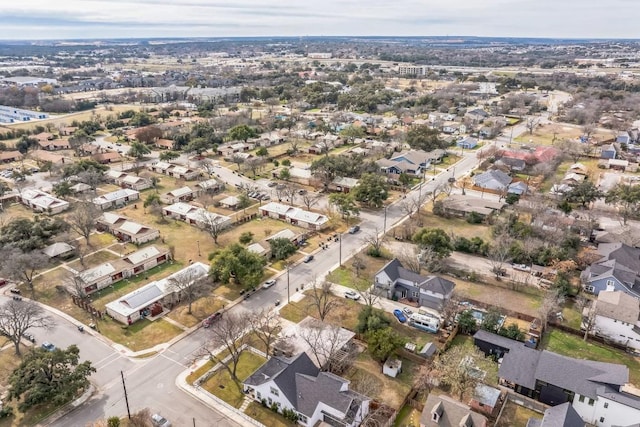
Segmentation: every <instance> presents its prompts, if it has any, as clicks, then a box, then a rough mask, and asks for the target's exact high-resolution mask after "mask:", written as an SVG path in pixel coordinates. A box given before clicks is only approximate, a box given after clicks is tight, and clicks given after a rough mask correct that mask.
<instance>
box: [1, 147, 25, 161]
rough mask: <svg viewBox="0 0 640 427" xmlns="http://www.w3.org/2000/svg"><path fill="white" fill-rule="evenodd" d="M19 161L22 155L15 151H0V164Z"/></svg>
mask: <svg viewBox="0 0 640 427" xmlns="http://www.w3.org/2000/svg"><path fill="white" fill-rule="evenodd" d="M20 159H22V153H21V152H19V151H17V150H13V151H0V162H3V163H11V162H17V161H18V160H20Z"/></svg>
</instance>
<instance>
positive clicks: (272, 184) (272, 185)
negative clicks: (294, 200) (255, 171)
mask: <svg viewBox="0 0 640 427" xmlns="http://www.w3.org/2000/svg"><path fill="white" fill-rule="evenodd" d="M276 185H278V183H277V182H273V181H271V182H269V183H268V184H267V187H275V186H276Z"/></svg>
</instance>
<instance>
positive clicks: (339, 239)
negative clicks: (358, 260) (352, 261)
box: [338, 234, 342, 267]
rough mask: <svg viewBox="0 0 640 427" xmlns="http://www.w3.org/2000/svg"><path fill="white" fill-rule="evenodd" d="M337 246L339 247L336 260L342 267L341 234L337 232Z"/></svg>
mask: <svg viewBox="0 0 640 427" xmlns="http://www.w3.org/2000/svg"><path fill="white" fill-rule="evenodd" d="M338 247H339V248H340V249H339V252H338V260H339V263H340V267H342V234H338Z"/></svg>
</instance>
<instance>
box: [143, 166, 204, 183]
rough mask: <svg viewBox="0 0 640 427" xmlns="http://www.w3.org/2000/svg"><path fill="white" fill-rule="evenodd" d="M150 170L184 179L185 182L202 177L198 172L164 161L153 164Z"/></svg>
mask: <svg viewBox="0 0 640 427" xmlns="http://www.w3.org/2000/svg"><path fill="white" fill-rule="evenodd" d="M148 168H149V170H151V171H153V172H156V173H161V174H163V175H168V176H172V177H175V178H179V179H184V180H185V181H191V180H194V179H196V178H197V177H198V175H200V172H199V171H198V170H195V169H191V168H188V167H185V166H181V165H176V164H173V163H169V162H163V161H159V162H156V163H153V164H151V165H149V166H148Z"/></svg>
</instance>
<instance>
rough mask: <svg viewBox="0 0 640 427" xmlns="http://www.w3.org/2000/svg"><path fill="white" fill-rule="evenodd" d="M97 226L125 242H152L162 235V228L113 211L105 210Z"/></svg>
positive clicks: (97, 221)
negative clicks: (147, 224) (143, 223)
mask: <svg viewBox="0 0 640 427" xmlns="http://www.w3.org/2000/svg"><path fill="white" fill-rule="evenodd" d="M96 228H97V229H98V230H99V231H108V232H109V233H111V234H113V235H114V236H116V237H117V238H118V239H119V240H121V241H123V242H131V243H135V244H142V243H146V242H150V241H152V240H155V239H157V238H158V237H160V230H157V229H155V228H152V227H148V226H146V225H142V224H138V223H137V222H135V221H132V220H130V219H129V218H127V217H125V216H122V215H118V214H115V213H111V212H105V213H104V214H102V216H101V217H100V218H98V219H97V220H96Z"/></svg>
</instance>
